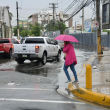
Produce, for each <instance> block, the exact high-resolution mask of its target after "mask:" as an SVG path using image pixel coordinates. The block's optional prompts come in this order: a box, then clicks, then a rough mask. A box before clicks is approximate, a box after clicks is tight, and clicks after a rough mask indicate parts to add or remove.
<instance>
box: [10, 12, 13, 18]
mask: <svg viewBox="0 0 110 110" xmlns="http://www.w3.org/2000/svg"><path fill="white" fill-rule="evenodd" d="M9 17H10V20H12V17H13V14H12V13H11V12H9Z"/></svg>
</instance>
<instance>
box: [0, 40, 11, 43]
mask: <svg viewBox="0 0 110 110" xmlns="http://www.w3.org/2000/svg"><path fill="white" fill-rule="evenodd" d="M2 43H10V42H9V40H8V39H0V44H2Z"/></svg>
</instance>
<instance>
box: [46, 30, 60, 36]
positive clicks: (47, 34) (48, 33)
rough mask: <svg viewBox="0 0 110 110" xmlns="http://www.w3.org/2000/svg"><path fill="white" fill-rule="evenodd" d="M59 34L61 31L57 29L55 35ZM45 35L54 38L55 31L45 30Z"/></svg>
mask: <svg viewBox="0 0 110 110" xmlns="http://www.w3.org/2000/svg"><path fill="white" fill-rule="evenodd" d="M58 35H60V31H55V37H57V36H58ZM45 36H48V37H51V38H54V35H53V31H49V32H45Z"/></svg>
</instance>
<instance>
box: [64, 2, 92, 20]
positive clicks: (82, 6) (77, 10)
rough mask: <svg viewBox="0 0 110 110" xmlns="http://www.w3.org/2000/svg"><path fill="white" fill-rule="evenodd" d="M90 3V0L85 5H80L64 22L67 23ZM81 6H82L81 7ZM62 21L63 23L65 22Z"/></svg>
mask: <svg viewBox="0 0 110 110" xmlns="http://www.w3.org/2000/svg"><path fill="white" fill-rule="evenodd" d="M91 2H92V0H87V1H86V2H85V3H81V4H80V5H79V6H78V7H77V8H76V9H75V10H74V11H73V12H72V13H71V16H70V17H69V18H68V19H67V20H65V21H68V20H69V19H71V18H72V17H73V16H75V15H76V14H77V13H78V12H79V11H80V10H81V9H82V8H84V7H86V6H88V5H89V4H90V3H91ZM82 4H83V5H82ZM65 21H64V22H65Z"/></svg>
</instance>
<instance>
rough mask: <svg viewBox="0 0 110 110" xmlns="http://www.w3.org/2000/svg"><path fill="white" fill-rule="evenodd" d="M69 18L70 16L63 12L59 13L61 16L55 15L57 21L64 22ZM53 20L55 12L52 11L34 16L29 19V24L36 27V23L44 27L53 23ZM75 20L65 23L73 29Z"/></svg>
mask: <svg viewBox="0 0 110 110" xmlns="http://www.w3.org/2000/svg"><path fill="white" fill-rule="evenodd" d="M68 18H69V15H68V14H63V12H59V14H56V13H55V14H54V19H55V21H61V22H62V21H64V20H66V19H68ZM51 20H53V12H52V11H48V12H45V11H42V12H39V13H37V14H33V15H31V16H29V17H28V24H29V23H31V24H33V25H35V23H36V22H37V23H40V24H43V25H44V27H45V26H46V25H47V24H48V23H49V22H50V21H51ZM72 24H73V19H72V18H71V19H70V20H69V21H66V22H65V25H66V27H67V28H68V27H72V26H73V25H72Z"/></svg>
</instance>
